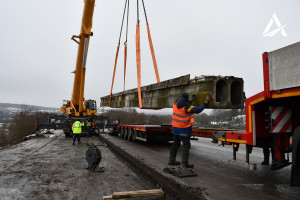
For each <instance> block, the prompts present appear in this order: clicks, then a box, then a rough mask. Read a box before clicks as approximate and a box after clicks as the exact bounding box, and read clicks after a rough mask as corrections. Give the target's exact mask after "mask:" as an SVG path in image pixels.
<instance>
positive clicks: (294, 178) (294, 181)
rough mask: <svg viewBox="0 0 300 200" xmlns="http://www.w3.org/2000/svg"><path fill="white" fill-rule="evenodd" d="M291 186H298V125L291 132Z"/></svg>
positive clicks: (299, 179) (299, 182)
mask: <svg viewBox="0 0 300 200" xmlns="http://www.w3.org/2000/svg"><path fill="white" fill-rule="evenodd" d="M290 184H291V187H300V127H297V128H296V129H295V130H294V133H293V150H292V171H291V183H290Z"/></svg>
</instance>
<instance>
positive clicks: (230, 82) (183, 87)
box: [101, 75, 245, 109]
mask: <svg viewBox="0 0 300 200" xmlns="http://www.w3.org/2000/svg"><path fill="white" fill-rule="evenodd" d="M141 91H142V103H143V108H146V109H161V108H172V107H173V103H174V102H175V101H176V99H178V98H179V97H180V96H181V94H182V93H183V92H186V93H188V94H189V96H190V97H191V96H192V95H196V97H195V98H194V99H193V105H200V104H203V103H204V100H205V96H206V95H207V94H210V95H211V97H212V101H211V102H210V103H209V105H208V108H216V109H241V108H243V106H244V100H245V95H244V81H243V79H242V78H237V77H233V76H199V77H195V78H194V79H190V75H185V76H180V77H177V78H174V79H170V80H166V81H161V82H159V83H155V84H151V85H147V86H143V87H141ZM109 98H110V95H107V96H104V97H101V106H103V107H109ZM110 107H112V108H122V107H139V98H138V89H137V88H135V89H131V90H126V91H124V92H119V93H115V94H112V96H111V106H110Z"/></svg>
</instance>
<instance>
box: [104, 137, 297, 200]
mask: <svg viewBox="0 0 300 200" xmlns="http://www.w3.org/2000/svg"><path fill="white" fill-rule="evenodd" d="M103 137H105V138H106V139H108V140H109V141H111V142H112V143H113V144H115V145H117V146H118V147H121V148H122V149H123V150H124V151H126V152H128V153H129V154H131V155H133V156H135V157H136V158H137V159H139V160H143V162H145V163H147V164H148V165H150V166H153V167H155V168H156V169H157V170H158V171H160V172H161V173H164V172H163V168H165V167H167V162H168V157H169V149H170V144H153V143H152V144H146V143H143V142H139V143H133V142H129V141H126V140H124V139H121V138H119V137H116V136H110V135H103ZM290 158H291V155H290ZM177 160H179V161H180V160H181V151H180V150H179V152H178V154H177ZM228 160H232V146H225V147H223V146H219V145H216V144H213V143H211V139H206V138H199V140H198V141H192V148H191V150H190V163H192V164H194V165H195V167H194V170H195V172H196V173H197V174H198V176H197V177H189V178H181V179H180V178H178V179H180V181H182V182H184V183H186V184H188V185H189V186H191V187H193V188H199V190H204V192H203V195H204V196H205V197H206V198H207V199H216V200H217V199H222V200H226V199H228V200H232V199H276V200H277V199H295V200H296V199H300V188H291V187H289V181H290V170H291V166H288V167H286V168H283V169H280V170H276V171H272V170H271V169H270V166H262V165H260V163H261V162H262V161H263V153H262V149H256V148H254V149H253V152H252V154H251V155H250V163H256V164H257V170H254V171H250V170H248V169H245V168H242V167H238V166H234V165H231V164H229V162H228ZM237 160H238V161H244V162H245V160H246V154H245V145H241V146H240V149H239V151H238V152H237Z"/></svg>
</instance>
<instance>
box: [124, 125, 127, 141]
mask: <svg viewBox="0 0 300 200" xmlns="http://www.w3.org/2000/svg"><path fill="white" fill-rule="evenodd" d="M127 136H128V129H127V128H124V138H123V139H125V140H127Z"/></svg>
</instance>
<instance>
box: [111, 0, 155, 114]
mask: <svg viewBox="0 0 300 200" xmlns="http://www.w3.org/2000/svg"><path fill="white" fill-rule="evenodd" d="M127 3H128V5H127ZM142 4H143V10H144V15H145V19H146V25H147V34H148V41H149V46H150V51H151V56H152V61H153V65H154V71H155V75H156V81H157V83H159V82H160V78H159V73H158V67H157V63H156V57H155V53H154V48H153V43H152V38H151V34H150V27H149V22H148V18H147V13H146V8H145V4H144V0H142ZM126 8H127V24H126V40H125V42H124V88H123V91H125V80H126V65H127V38H128V18H129V0H126V2H125V7H124V12H123V18H122V24H121V31H120V37H119V42H118V47H117V52H116V58H115V65H114V72H113V78H112V84H111V91H110V97H109V106H110V107H111V96H112V90H113V85H114V79H115V72H116V66H117V60H118V55H119V48H120V40H121V35H122V29H123V23H124V16H125V11H126ZM136 65H137V85H138V99H139V107H140V108H141V109H144V108H143V103H142V92H141V38H140V16H139V0H137V23H136Z"/></svg>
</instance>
